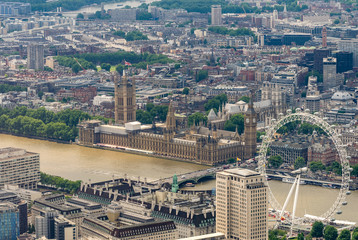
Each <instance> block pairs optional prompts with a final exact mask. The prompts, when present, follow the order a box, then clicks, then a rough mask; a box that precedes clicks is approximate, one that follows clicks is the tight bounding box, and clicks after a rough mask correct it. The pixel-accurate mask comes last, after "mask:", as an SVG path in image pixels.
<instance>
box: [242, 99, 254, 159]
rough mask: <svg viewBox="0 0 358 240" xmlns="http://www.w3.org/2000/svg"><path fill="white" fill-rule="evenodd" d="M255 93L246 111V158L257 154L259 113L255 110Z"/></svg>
mask: <svg viewBox="0 0 358 240" xmlns="http://www.w3.org/2000/svg"><path fill="white" fill-rule="evenodd" d="M253 98H254V95H253V94H251V97H250V102H249V106H248V108H247V111H246V113H245V133H244V134H245V148H244V151H245V153H244V156H245V159H250V158H252V157H254V156H255V154H256V145H257V139H256V128H257V114H256V112H255V110H254V104H253Z"/></svg>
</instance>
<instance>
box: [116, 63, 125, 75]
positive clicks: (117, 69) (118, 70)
mask: <svg viewBox="0 0 358 240" xmlns="http://www.w3.org/2000/svg"><path fill="white" fill-rule="evenodd" d="M123 70H124V66H123V65H122V64H118V65H117V66H116V71H117V72H118V73H119V74H120V75H122V74H123Z"/></svg>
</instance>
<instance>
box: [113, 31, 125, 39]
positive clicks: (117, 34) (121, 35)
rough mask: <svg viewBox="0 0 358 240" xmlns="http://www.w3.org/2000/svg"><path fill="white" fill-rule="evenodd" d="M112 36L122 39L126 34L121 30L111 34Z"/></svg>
mask: <svg viewBox="0 0 358 240" xmlns="http://www.w3.org/2000/svg"><path fill="white" fill-rule="evenodd" d="M113 35H116V36H118V37H121V38H124V37H125V36H126V33H125V32H123V31H121V30H117V31H115V32H113Z"/></svg>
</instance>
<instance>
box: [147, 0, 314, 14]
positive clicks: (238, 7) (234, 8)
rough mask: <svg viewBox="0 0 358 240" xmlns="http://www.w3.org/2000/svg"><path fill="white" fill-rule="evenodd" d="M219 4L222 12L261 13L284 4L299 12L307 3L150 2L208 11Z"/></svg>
mask: <svg viewBox="0 0 358 240" xmlns="http://www.w3.org/2000/svg"><path fill="white" fill-rule="evenodd" d="M216 4H217V5H221V6H222V12H223V13H261V12H272V11H273V10H275V9H276V10H277V11H281V12H282V11H283V9H284V4H286V6H287V10H288V11H295V12H299V11H302V10H305V9H307V8H308V7H307V5H302V7H301V6H300V5H299V4H297V0H287V1H283V0H282V1H278V4H279V5H275V6H273V7H271V6H265V7H263V8H262V9H260V8H258V7H256V6H251V5H249V4H248V3H242V4H231V3H230V2H228V1H225V0H196V1H190V0H161V1H158V2H154V3H152V5H154V6H158V7H162V8H164V9H179V8H180V9H185V10H187V11H188V12H200V13H209V12H210V11H211V5H216Z"/></svg>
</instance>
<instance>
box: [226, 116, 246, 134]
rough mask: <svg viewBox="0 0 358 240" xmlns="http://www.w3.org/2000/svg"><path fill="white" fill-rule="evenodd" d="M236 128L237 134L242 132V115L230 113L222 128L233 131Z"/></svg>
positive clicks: (243, 126)
mask: <svg viewBox="0 0 358 240" xmlns="http://www.w3.org/2000/svg"><path fill="white" fill-rule="evenodd" d="M236 128H237V130H238V132H239V134H241V133H243V132H244V128H245V125H244V115H243V114H241V113H239V114H234V115H232V116H231V117H230V119H229V120H227V121H226V122H225V125H224V129H225V130H227V131H232V132H234V131H236Z"/></svg>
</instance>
